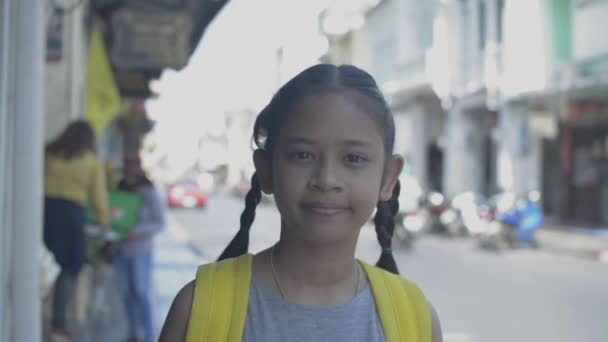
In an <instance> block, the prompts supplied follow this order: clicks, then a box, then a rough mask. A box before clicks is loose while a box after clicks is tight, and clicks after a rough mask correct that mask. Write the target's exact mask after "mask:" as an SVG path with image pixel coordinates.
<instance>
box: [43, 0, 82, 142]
mask: <svg viewBox="0 0 608 342" xmlns="http://www.w3.org/2000/svg"><path fill="white" fill-rule="evenodd" d="M45 3H46V11H45V14H46V18H47V21H48V18H49V16H50V14H51V2H45ZM86 3H87V1H85V2H83V4H85V5H86ZM85 5H81V6H79V7H77V8H76V9H75V10H74V11H73V12H70V13H66V14H65V15H64V17H63V56H62V58H61V60H60V61H58V62H49V63H46V66H45V126H44V127H45V129H44V136H45V141H48V140H49V139H52V138H53V137H54V136H56V135H57V134H59V133H60V132H61V131H62V130H63V128H65V126H66V125H67V123H68V122H69V121H71V120H73V119H76V118H80V117H84V115H85V113H84V110H85V103H86V68H87V51H88V46H87V44H88V43H87V42H88V37H87V33H86V30H85V26H84V19H85V18H84V16H85V9H86V6H85Z"/></svg>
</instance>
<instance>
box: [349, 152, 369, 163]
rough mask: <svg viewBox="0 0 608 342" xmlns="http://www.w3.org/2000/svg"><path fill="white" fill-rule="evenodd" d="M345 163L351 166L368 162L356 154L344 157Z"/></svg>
mask: <svg viewBox="0 0 608 342" xmlns="http://www.w3.org/2000/svg"><path fill="white" fill-rule="evenodd" d="M346 161H347V162H349V163H351V164H361V163H364V162H366V161H368V159H367V158H366V157H364V156H361V155H358V154H349V155H347V156H346Z"/></svg>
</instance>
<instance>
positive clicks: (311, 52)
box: [148, 0, 330, 152]
mask: <svg viewBox="0 0 608 342" xmlns="http://www.w3.org/2000/svg"><path fill="white" fill-rule="evenodd" d="M328 1H330V0H307V1H301V0H255V1H252V0H232V1H230V2H229V3H228V4H227V5H226V7H225V8H224V9H223V10H222V12H221V13H220V14H218V16H217V17H216V18H215V20H214V21H213V22H212V23H211V25H209V27H208V28H207V30H206V32H205V34H204V36H203V39H202V40H201V42H200V43H199V45H198V47H197V48H196V50H195V51H194V53H193V55H192V57H191V59H190V62H189V64H188V65H187V66H186V67H185V68H184V69H182V70H181V71H179V72H175V71H171V70H167V71H165V72H164V73H163V76H162V77H161V79H160V80H159V81H158V82H156V84H155V87H156V88H158V91H159V93H160V96H159V98H157V99H155V100H151V101H149V102H148V109H149V113H150V116H151V117H152V118H153V119H155V120H157V123H158V124H157V128H158V129H157V134H158V137H159V139H160V141H162V142H163V143H165V142H170V143H169V145H172V146H173V148H176V149H179V150H180V152H186V151H184V150H183V149H184V146H185V145H189V146H192V144H194V142H195V140H196V137H198V136H201V135H204V134H205V132H210V133H219V132H221V131H223V129H224V115H223V113H224V112H225V111H226V110H240V109H244V108H251V109H253V110H254V111H256V112H257V111H259V110H260V109H261V108H262V107H263V106H264V105H265V104H266V103H267V102H268V100H269V99H270V97H271V96H272V94H273V92H274V91H275V90H276V87H277V83H278V81H277V79H278V68H277V50H278V49H279V47H283V48H284V63H283V66H282V68H281V74H282V75H283V82H284V81H285V80H286V79H288V78H290V77H291V76H293V75H294V74H296V73H298V72H299V71H301V70H303V69H304V68H305V67H307V66H310V65H312V64H314V63H316V62H317V60H318V58H319V57H320V56H321V55H322V54H323V53H324V52H325V49H326V47H327V41H326V39H325V38H324V37H322V36H321V35H320V34H319V33H318V14H319V12H320V11H321V9H322V8H323V7H324V5H325V4H327V3H328ZM168 147H169V146H168ZM169 148H171V147H169Z"/></svg>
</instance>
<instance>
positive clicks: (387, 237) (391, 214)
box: [374, 181, 401, 274]
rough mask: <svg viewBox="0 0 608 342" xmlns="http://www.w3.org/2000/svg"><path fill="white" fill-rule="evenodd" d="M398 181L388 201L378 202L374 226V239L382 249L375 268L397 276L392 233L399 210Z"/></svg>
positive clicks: (399, 187)
mask: <svg viewBox="0 0 608 342" xmlns="http://www.w3.org/2000/svg"><path fill="white" fill-rule="evenodd" d="M400 189H401V185H400V184H399V181H397V184H395V187H394V188H393V195H392V196H391V199H389V200H388V201H385V202H384V201H383V202H378V208H377V210H376V216H375V217H374V224H375V225H376V237H377V238H378V243H379V244H380V247H381V248H382V252H381V254H380V259H378V262H377V263H376V266H378V267H380V268H382V269H384V270H386V271H389V272H391V273H394V274H399V270H398V269H397V263H396V262H395V258H394V257H393V248H392V241H393V232H394V231H395V215H396V214H397V211H398V210H399V191H400Z"/></svg>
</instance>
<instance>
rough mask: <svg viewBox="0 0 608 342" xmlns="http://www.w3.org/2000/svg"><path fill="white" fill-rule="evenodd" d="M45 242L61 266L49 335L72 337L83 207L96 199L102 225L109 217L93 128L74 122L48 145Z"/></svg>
mask: <svg viewBox="0 0 608 342" xmlns="http://www.w3.org/2000/svg"><path fill="white" fill-rule="evenodd" d="M44 195H45V200H44V243H45V244H46V247H47V248H48V249H49V250H50V251H51V252H52V253H53V255H54V257H55V260H56V261H57V264H58V265H59V267H60V268H61V271H60V273H59V276H58V278H57V280H56V281H55V287H54V293H53V310H52V320H51V336H52V338H53V339H55V340H57V341H62V340H68V339H69V338H70V333H69V331H68V323H67V307H68V304H69V302H70V300H71V298H72V296H73V293H74V287H75V285H76V281H77V279H78V275H79V273H80V270H81V269H82V266H83V265H84V263H85V260H86V238H85V231H84V228H85V223H86V222H85V207H86V206H88V205H89V204H92V207H93V208H94V211H95V213H96V216H97V219H98V223H99V226H100V227H101V228H102V229H103V230H104V231H105V230H106V229H107V228H106V227H107V225H108V221H109V210H108V198H107V192H106V185H105V176H104V172H103V169H102V166H101V163H100V162H99V160H98V158H97V155H96V148H95V133H94V132H93V129H92V128H91V126H90V125H89V124H88V123H87V122H86V121H82V120H78V121H75V122H72V123H70V124H69V125H68V127H67V128H66V129H65V131H63V133H61V134H60V135H59V136H58V137H57V138H56V139H55V140H53V141H52V142H50V143H49V144H48V145H47V146H46V151H45V161H44Z"/></svg>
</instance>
